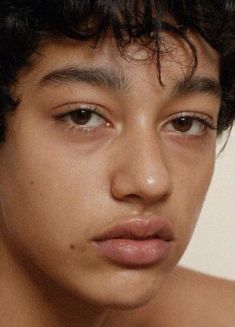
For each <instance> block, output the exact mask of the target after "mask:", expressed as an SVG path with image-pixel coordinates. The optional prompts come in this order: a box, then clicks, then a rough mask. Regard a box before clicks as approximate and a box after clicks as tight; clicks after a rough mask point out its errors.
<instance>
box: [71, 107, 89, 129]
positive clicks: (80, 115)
mask: <svg viewBox="0 0 235 327" xmlns="http://www.w3.org/2000/svg"><path fill="white" fill-rule="evenodd" d="M91 114H92V113H91V112H90V111H88V110H76V111H74V112H72V113H71V119H72V121H73V122H74V123H75V124H78V125H85V124H87V123H88V122H89V120H90V119H91Z"/></svg>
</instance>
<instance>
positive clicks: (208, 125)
mask: <svg viewBox="0 0 235 327" xmlns="http://www.w3.org/2000/svg"><path fill="white" fill-rule="evenodd" d="M180 118H190V119H191V120H192V121H197V122H199V123H201V124H202V130H203V131H204V132H203V133H202V135H188V134H186V133H184V132H178V133H177V132H176V131H175V133H177V134H179V135H181V136H184V137H190V136H191V137H192V136H197V137H202V136H204V135H205V134H206V133H207V131H208V129H210V130H215V131H216V130H217V126H215V125H214V124H213V122H212V121H211V119H210V118H209V117H207V116H205V115H203V114H200V113H195V112H181V113H179V114H176V115H174V116H171V117H170V118H169V119H168V120H167V121H166V122H165V123H164V125H167V124H169V123H172V124H173V123H174V122H176V121H177V120H179V119H180Z"/></svg>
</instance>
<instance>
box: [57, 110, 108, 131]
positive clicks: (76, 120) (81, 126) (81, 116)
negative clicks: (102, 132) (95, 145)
mask: <svg viewBox="0 0 235 327" xmlns="http://www.w3.org/2000/svg"><path fill="white" fill-rule="evenodd" d="M96 110H97V109H96V108H89V107H82V108H76V109H74V110H71V111H70V112H68V113H66V114H63V115H60V116H59V117H57V119H59V120H62V121H63V122H64V123H66V124H67V125H68V126H69V127H70V128H75V129H78V130H80V131H84V132H89V131H90V130H94V129H96V128H98V127H101V126H109V125H110V124H109V123H108V122H107V120H106V119H105V118H103V117H102V115H101V114H99V113H98V112H96Z"/></svg>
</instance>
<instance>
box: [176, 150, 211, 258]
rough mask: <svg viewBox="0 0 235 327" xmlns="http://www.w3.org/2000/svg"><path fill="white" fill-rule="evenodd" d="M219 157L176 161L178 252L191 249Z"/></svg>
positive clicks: (202, 156) (195, 157)
mask: <svg viewBox="0 0 235 327" xmlns="http://www.w3.org/2000/svg"><path fill="white" fill-rule="evenodd" d="M214 162H215V154H214V148H213V147H212V148H211V151H207V152H205V154H204V155H203V153H200V156H192V158H190V157H182V158H181V160H180V161H179V160H178V161H177V160H175V163H174V168H175V174H174V176H175V179H174V186H175V188H174V194H173V195H172V201H174V205H173V206H172V208H174V212H173V213H172V214H173V215H175V229H176V237H177V239H178V251H179V252H182V251H183V250H184V249H185V247H186V246H187V244H188V242H189V240H190V238H191V236H192V233H193V230H194V228H195V225H196V223H197V220H198V218H199V215H200V212H201V209H202V206H203V203H204V200H205V197H206V193H207V191H208V188H209V185H210V182H211V178H212V175H213V171H214ZM177 172H178V174H177Z"/></svg>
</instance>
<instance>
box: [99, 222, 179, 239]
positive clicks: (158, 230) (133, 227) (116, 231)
mask: <svg viewBox="0 0 235 327" xmlns="http://www.w3.org/2000/svg"><path fill="white" fill-rule="evenodd" d="M120 238H121V239H134V240H145V239H151V238H159V239H162V240H164V241H168V242H170V241H173V240H174V233H173V228H172V224H171V223H170V221H169V220H168V219H167V218H164V217H159V216H151V217H134V218H127V219H125V221H123V222H120V223H118V224H116V225H113V226H111V227H110V228H108V229H107V230H105V231H104V233H102V234H101V235H100V236H98V237H97V238H96V239H95V241H105V240H110V239H120Z"/></svg>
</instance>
